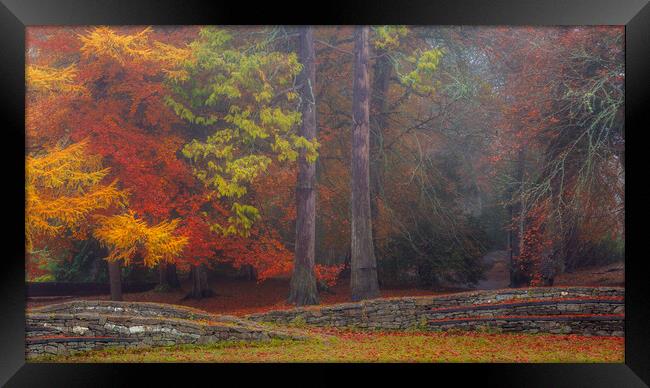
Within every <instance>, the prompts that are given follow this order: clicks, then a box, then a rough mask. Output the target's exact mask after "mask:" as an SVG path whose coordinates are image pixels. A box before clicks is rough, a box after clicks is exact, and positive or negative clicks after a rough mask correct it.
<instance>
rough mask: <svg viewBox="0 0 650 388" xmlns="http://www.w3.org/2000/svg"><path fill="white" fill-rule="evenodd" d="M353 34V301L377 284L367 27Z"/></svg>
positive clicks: (368, 295) (374, 289)
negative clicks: (372, 218)
mask: <svg viewBox="0 0 650 388" xmlns="http://www.w3.org/2000/svg"><path fill="white" fill-rule="evenodd" d="M354 34H355V37H354V38H355V39H354V40H355V44H354V46H355V47H354V50H355V51H354V80H353V85H352V87H353V92H352V122H353V127H352V183H351V184H352V201H351V207H352V238H351V262H352V271H351V277H350V286H351V289H352V300H354V301H357V300H362V299H370V298H375V297H377V296H379V285H378V283H377V263H376V260H375V252H374V245H373V241H372V220H371V214H370V177H369V165H368V160H369V135H370V132H369V130H370V125H369V116H370V113H369V111H370V107H369V86H370V85H369V79H368V57H369V53H368V50H369V49H368V27H356V28H355V32H354Z"/></svg>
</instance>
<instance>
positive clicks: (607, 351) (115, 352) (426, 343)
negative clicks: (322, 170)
mask: <svg viewBox="0 0 650 388" xmlns="http://www.w3.org/2000/svg"><path fill="white" fill-rule="evenodd" d="M310 333H311V334H312V338H311V339H309V340H306V341H295V340H271V341H263V342H256V343H251V342H248V343H246V342H222V343H215V344H209V345H180V346H174V347H164V348H153V349H152V348H141V349H131V350H125V349H104V350H97V351H91V352H87V353H78V354H76V355H71V356H63V357H61V356H59V357H56V358H42V359H38V360H36V361H46V362H533V363H538V362H624V339H623V338H612V337H584V336H576V335H548V334H501V333H443V332H368V331H357V330H337V329H310Z"/></svg>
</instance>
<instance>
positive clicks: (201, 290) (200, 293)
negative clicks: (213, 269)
mask: <svg viewBox="0 0 650 388" xmlns="http://www.w3.org/2000/svg"><path fill="white" fill-rule="evenodd" d="M190 279H191V280H192V290H191V291H190V293H189V294H188V295H187V296H186V298H193V299H202V298H207V297H210V296H212V295H214V292H213V291H212V289H211V288H210V286H209V285H208V273H207V271H206V268H205V264H200V265H193V266H192V269H191V272H190Z"/></svg>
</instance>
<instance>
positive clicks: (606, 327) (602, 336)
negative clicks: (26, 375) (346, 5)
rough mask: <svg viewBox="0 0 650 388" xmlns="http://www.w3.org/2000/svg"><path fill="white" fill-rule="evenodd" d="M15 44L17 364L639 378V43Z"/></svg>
mask: <svg viewBox="0 0 650 388" xmlns="http://www.w3.org/2000/svg"><path fill="white" fill-rule="evenodd" d="M24 49H25V53H24V54H25V59H24V60H25V62H24V63H25V69H24V71H25V112H24V117H25V152H24V157H25V160H24V163H25V224H24V226H25V232H24V233H25V235H24V237H25V247H24V248H25V265H24V266H25V279H24V281H25V284H26V306H25V309H26V311H25V321H26V322H25V358H26V360H27V363H28V364H29V363H107V362H108V363H143V362H147V363H150V362H153V363H168V362H172V363H178V362H182V363H186V362H190V363H191V362H200V363H224V362H225V363H278V362H279V363H294V362H297V363H341V362H342V363H376V362H378V363H624V362H625V285H626V284H625V162H624V161H625V131H624V124H625V75H626V71H625V69H626V67H625V64H626V63H625V54H626V53H625V51H626V50H625V26H622V25H621V26H616V25H584V26H582V25H571V26H478V25H476V26H475V25H340V26H309V25H280V26H277V25H257V26H250V25H248V26H236V25H175V26H171V25H30V26H26V27H25V46H24Z"/></svg>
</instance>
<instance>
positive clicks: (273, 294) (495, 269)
mask: <svg viewBox="0 0 650 388" xmlns="http://www.w3.org/2000/svg"><path fill="white" fill-rule="evenodd" d="M506 258H507V256H506V255H505V251H496V252H492V253H491V254H488V255H486V258H485V260H486V262H487V263H488V264H489V265H491V267H489V269H488V270H487V272H486V279H485V280H482V281H481V282H479V283H478V284H477V285H476V286H475V287H473V288H472V289H500V288H507V287H508V276H509V275H508V267H507V261H506ZM623 266H624V264H623V263H614V264H610V265H607V266H601V267H594V268H587V269H583V270H580V271H576V272H573V273H566V274H561V275H559V276H558V277H557V278H556V281H555V285H556V286H561V285H564V286H623V284H624V276H623V275H624V268H623ZM210 286H211V288H212V290H214V291H215V293H216V295H215V296H213V297H211V298H205V299H202V300H193V299H184V297H185V295H186V294H187V292H188V291H189V289H190V284H189V282H187V281H183V282H182V287H181V289H178V290H172V291H170V292H158V291H155V290H151V291H147V292H137V293H125V294H124V295H123V297H124V300H125V301H138V302H155V303H171V304H179V305H184V306H189V307H194V308H198V309H201V310H205V311H209V312H211V313H216V314H229V315H240V316H241V315H246V314H252V313H257V312H264V311H270V310H283V309H290V308H292V306H291V305H289V304H287V303H286V301H285V300H286V297H287V293H288V290H289V279H268V280H265V281H263V282H259V283H258V282H255V281H246V280H241V279H232V278H219V279H213V280H212V281H211V283H210ZM467 290H468V289H467V288H444V289H443V288H440V289H435V290H434V289H421V288H413V287H403V288H396V287H393V288H386V287H383V288H382V289H381V296H382V297H401V296H423V295H440V294H448V293H452V292H459V291H467ZM75 299H90V300H107V299H109V295H92V296H82V297H75ZM69 300H72V298H58V299H57V298H51V299H49V298H48V299H44V300H43V299H41V300H28V302H27V305H28V307H36V306H41V305H44V304H51V303H61V302H65V301H69ZM349 301H350V286H349V280H348V279H341V280H340V281H339V282H338V284H336V285H335V286H333V287H332V288H331V292H325V291H323V292H321V293H320V302H321V304H322V305H330V304H337V303H344V302H349Z"/></svg>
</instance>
